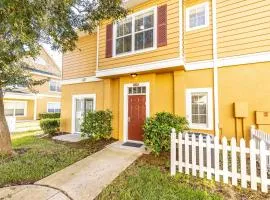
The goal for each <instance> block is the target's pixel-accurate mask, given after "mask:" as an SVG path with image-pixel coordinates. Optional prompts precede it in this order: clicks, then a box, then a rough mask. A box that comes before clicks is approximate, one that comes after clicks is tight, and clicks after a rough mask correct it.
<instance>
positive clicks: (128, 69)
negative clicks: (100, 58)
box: [96, 58, 184, 77]
mask: <svg viewBox="0 0 270 200" xmlns="http://www.w3.org/2000/svg"><path fill="white" fill-rule="evenodd" d="M183 65H184V61H183V60H182V59H180V58H176V59H170V60H162V61H157V62H151V63H144V64H139V65H130V66H125V67H119V68H112V69H105V70H98V71H96V76H97V77H106V76H116V75H122V74H130V73H136V72H144V71H151V70H157V69H166V68H171V67H177V66H183Z"/></svg>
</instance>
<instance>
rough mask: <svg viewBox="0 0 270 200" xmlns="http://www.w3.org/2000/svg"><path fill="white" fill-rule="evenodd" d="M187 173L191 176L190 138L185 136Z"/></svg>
mask: <svg viewBox="0 0 270 200" xmlns="http://www.w3.org/2000/svg"><path fill="white" fill-rule="evenodd" d="M185 173H186V174H189V136H188V134H185Z"/></svg>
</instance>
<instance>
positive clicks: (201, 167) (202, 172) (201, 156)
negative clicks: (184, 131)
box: [199, 135, 204, 178]
mask: <svg viewBox="0 0 270 200" xmlns="http://www.w3.org/2000/svg"><path fill="white" fill-rule="evenodd" d="M203 157H204V156H203V138H202V135H199V165H200V177H201V178H204V171H203V168H204V166H203V165H204V162H203Z"/></svg>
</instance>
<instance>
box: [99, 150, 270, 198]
mask: <svg viewBox="0 0 270 200" xmlns="http://www.w3.org/2000/svg"><path fill="white" fill-rule="evenodd" d="M269 197H270V196H269V195H267V194H263V193H260V192H253V191H251V190H242V189H241V188H240V187H232V186H229V185H224V184H220V183H215V182H214V181H209V180H206V179H200V178H196V177H193V176H188V175H185V174H180V173H178V174H177V175H176V176H175V177H171V176H170V175H169V155H168V154H163V155H161V156H160V157H155V156H153V155H143V156H142V157H140V158H139V159H138V160H137V161H136V162H135V163H133V164H132V165H131V166H130V167H129V168H128V169H127V170H125V171H124V172H123V173H121V174H120V176H119V177H117V178H116V179H115V180H114V181H113V183H112V184H111V185H109V186H108V187H107V188H105V189H104V190H103V191H102V193H101V194H100V195H99V196H98V197H97V198H96V200H107V199H110V200H117V199H121V200H133V199H134V200H137V199H147V200H158V199H162V200H174V199H177V200H181V199H183V200H191V199H192V200H193V199H196V200H197V199H198V200H219V199H232V200H233V199H235V200H236V199H241V200H246V199H252V200H253V199H254V200H259V199H269Z"/></svg>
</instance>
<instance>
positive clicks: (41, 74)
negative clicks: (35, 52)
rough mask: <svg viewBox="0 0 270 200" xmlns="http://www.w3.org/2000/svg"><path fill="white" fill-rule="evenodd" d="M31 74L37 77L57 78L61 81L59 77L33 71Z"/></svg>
mask: <svg viewBox="0 0 270 200" xmlns="http://www.w3.org/2000/svg"><path fill="white" fill-rule="evenodd" d="M30 73H31V74H35V75H39V76H45V77H49V78H55V79H58V80H60V79H61V77H58V76H54V75H49V74H43V73H39V72H33V71H31V72H30Z"/></svg>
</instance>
